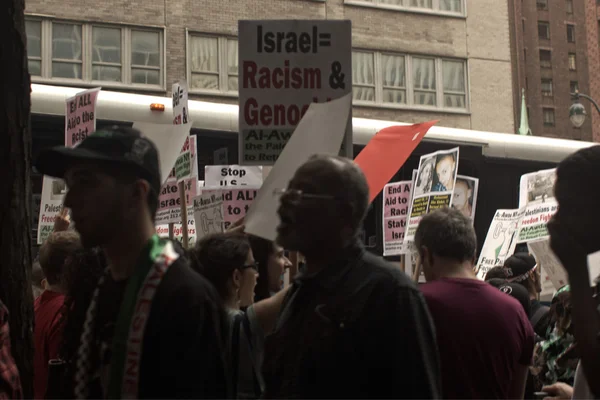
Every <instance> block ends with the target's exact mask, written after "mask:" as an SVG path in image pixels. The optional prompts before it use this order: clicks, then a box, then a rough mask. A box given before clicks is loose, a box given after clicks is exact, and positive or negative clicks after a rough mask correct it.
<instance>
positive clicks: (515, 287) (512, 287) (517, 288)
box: [498, 282, 531, 317]
mask: <svg viewBox="0 0 600 400" xmlns="http://www.w3.org/2000/svg"><path fill="white" fill-rule="evenodd" d="M498 289H499V290H500V291H501V292H503V293H506V294H507V295H509V296H511V297H512V298H514V299H515V300H517V301H518V302H519V303H521V305H522V306H523V310H525V314H527V316H528V317H529V316H530V314H531V300H530V299H529V292H527V289H525V288H524V287H523V286H522V285H520V284H518V283H514V282H506V283H504V284H503V285H500V286H499V287H498Z"/></svg>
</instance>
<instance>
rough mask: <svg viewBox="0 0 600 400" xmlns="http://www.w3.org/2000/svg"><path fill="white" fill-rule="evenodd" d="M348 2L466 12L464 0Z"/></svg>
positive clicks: (353, 0)
mask: <svg viewBox="0 0 600 400" xmlns="http://www.w3.org/2000/svg"><path fill="white" fill-rule="evenodd" d="M345 1H346V2H348V3H358V2H359V3H368V4H370V5H372V6H375V7H377V6H380V7H385V8H390V9H396V8H397V9H398V10H408V11H410V10H419V11H433V12H436V11H437V12H441V13H445V14H446V13H448V14H460V15H462V14H464V10H465V7H464V0H345Z"/></svg>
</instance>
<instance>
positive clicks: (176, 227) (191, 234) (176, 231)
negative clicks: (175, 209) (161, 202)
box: [156, 218, 197, 247]
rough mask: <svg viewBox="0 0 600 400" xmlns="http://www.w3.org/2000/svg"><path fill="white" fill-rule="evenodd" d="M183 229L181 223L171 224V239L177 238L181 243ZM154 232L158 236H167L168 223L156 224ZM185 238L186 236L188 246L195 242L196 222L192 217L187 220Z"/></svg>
mask: <svg viewBox="0 0 600 400" xmlns="http://www.w3.org/2000/svg"><path fill="white" fill-rule="evenodd" d="M183 233H184V232H183V229H181V224H173V237H172V239H173V240H177V241H178V242H180V243H183ZM156 234H157V235H158V236H160V237H164V238H168V237H169V225H156ZM187 238H188V247H193V246H194V245H195V244H196V240H197V238H196V223H195V222H194V219H193V218H190V219H189V220H188V230H187Z"/></svg>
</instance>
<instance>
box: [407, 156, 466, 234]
mask: <svg viewBox="0 0 600 400" xmlns="http://www.w3.org/2000/svg"><path fill="white" fill-rule="evenodd" d="M458 160H459V148H458V147H455V148H453V149H450V150H440V151H436V152H435V153H431V154H426V155H424V156H422V157H421V160H420V162H419V169H418V173H417V178H416V180H415V185H414V194H413V199H412V201H411V205H410V211H409V213H408V215H409V218H408V224H407V231H406V234H405V241H408V242H412V241H413V240H414V237H415V232H416V230H417V226H419V222H421V219H422V218H423V216H424V215H426V214H428V213H429V212H431V211H433V210H437V209H440V208H443V207H449V206H450V204H452V197H453V195H454V185H455V183H456V175H457V171H458Z"/></svg>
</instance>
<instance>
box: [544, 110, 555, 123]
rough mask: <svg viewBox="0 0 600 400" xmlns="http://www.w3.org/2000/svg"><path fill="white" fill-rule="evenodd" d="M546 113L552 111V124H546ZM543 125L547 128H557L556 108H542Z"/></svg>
mask: <svg viewBox="0 0 600 400" xmlns="http://www.w3.org/2000/svg"><path fill="white" fill-rule="evenodd" d="M546 111H552V122H546ZM542 123H543V124H544V126H545V127H555V126H556V112H555V110H554V108H551V107H543V108H542Z"/></svg>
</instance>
